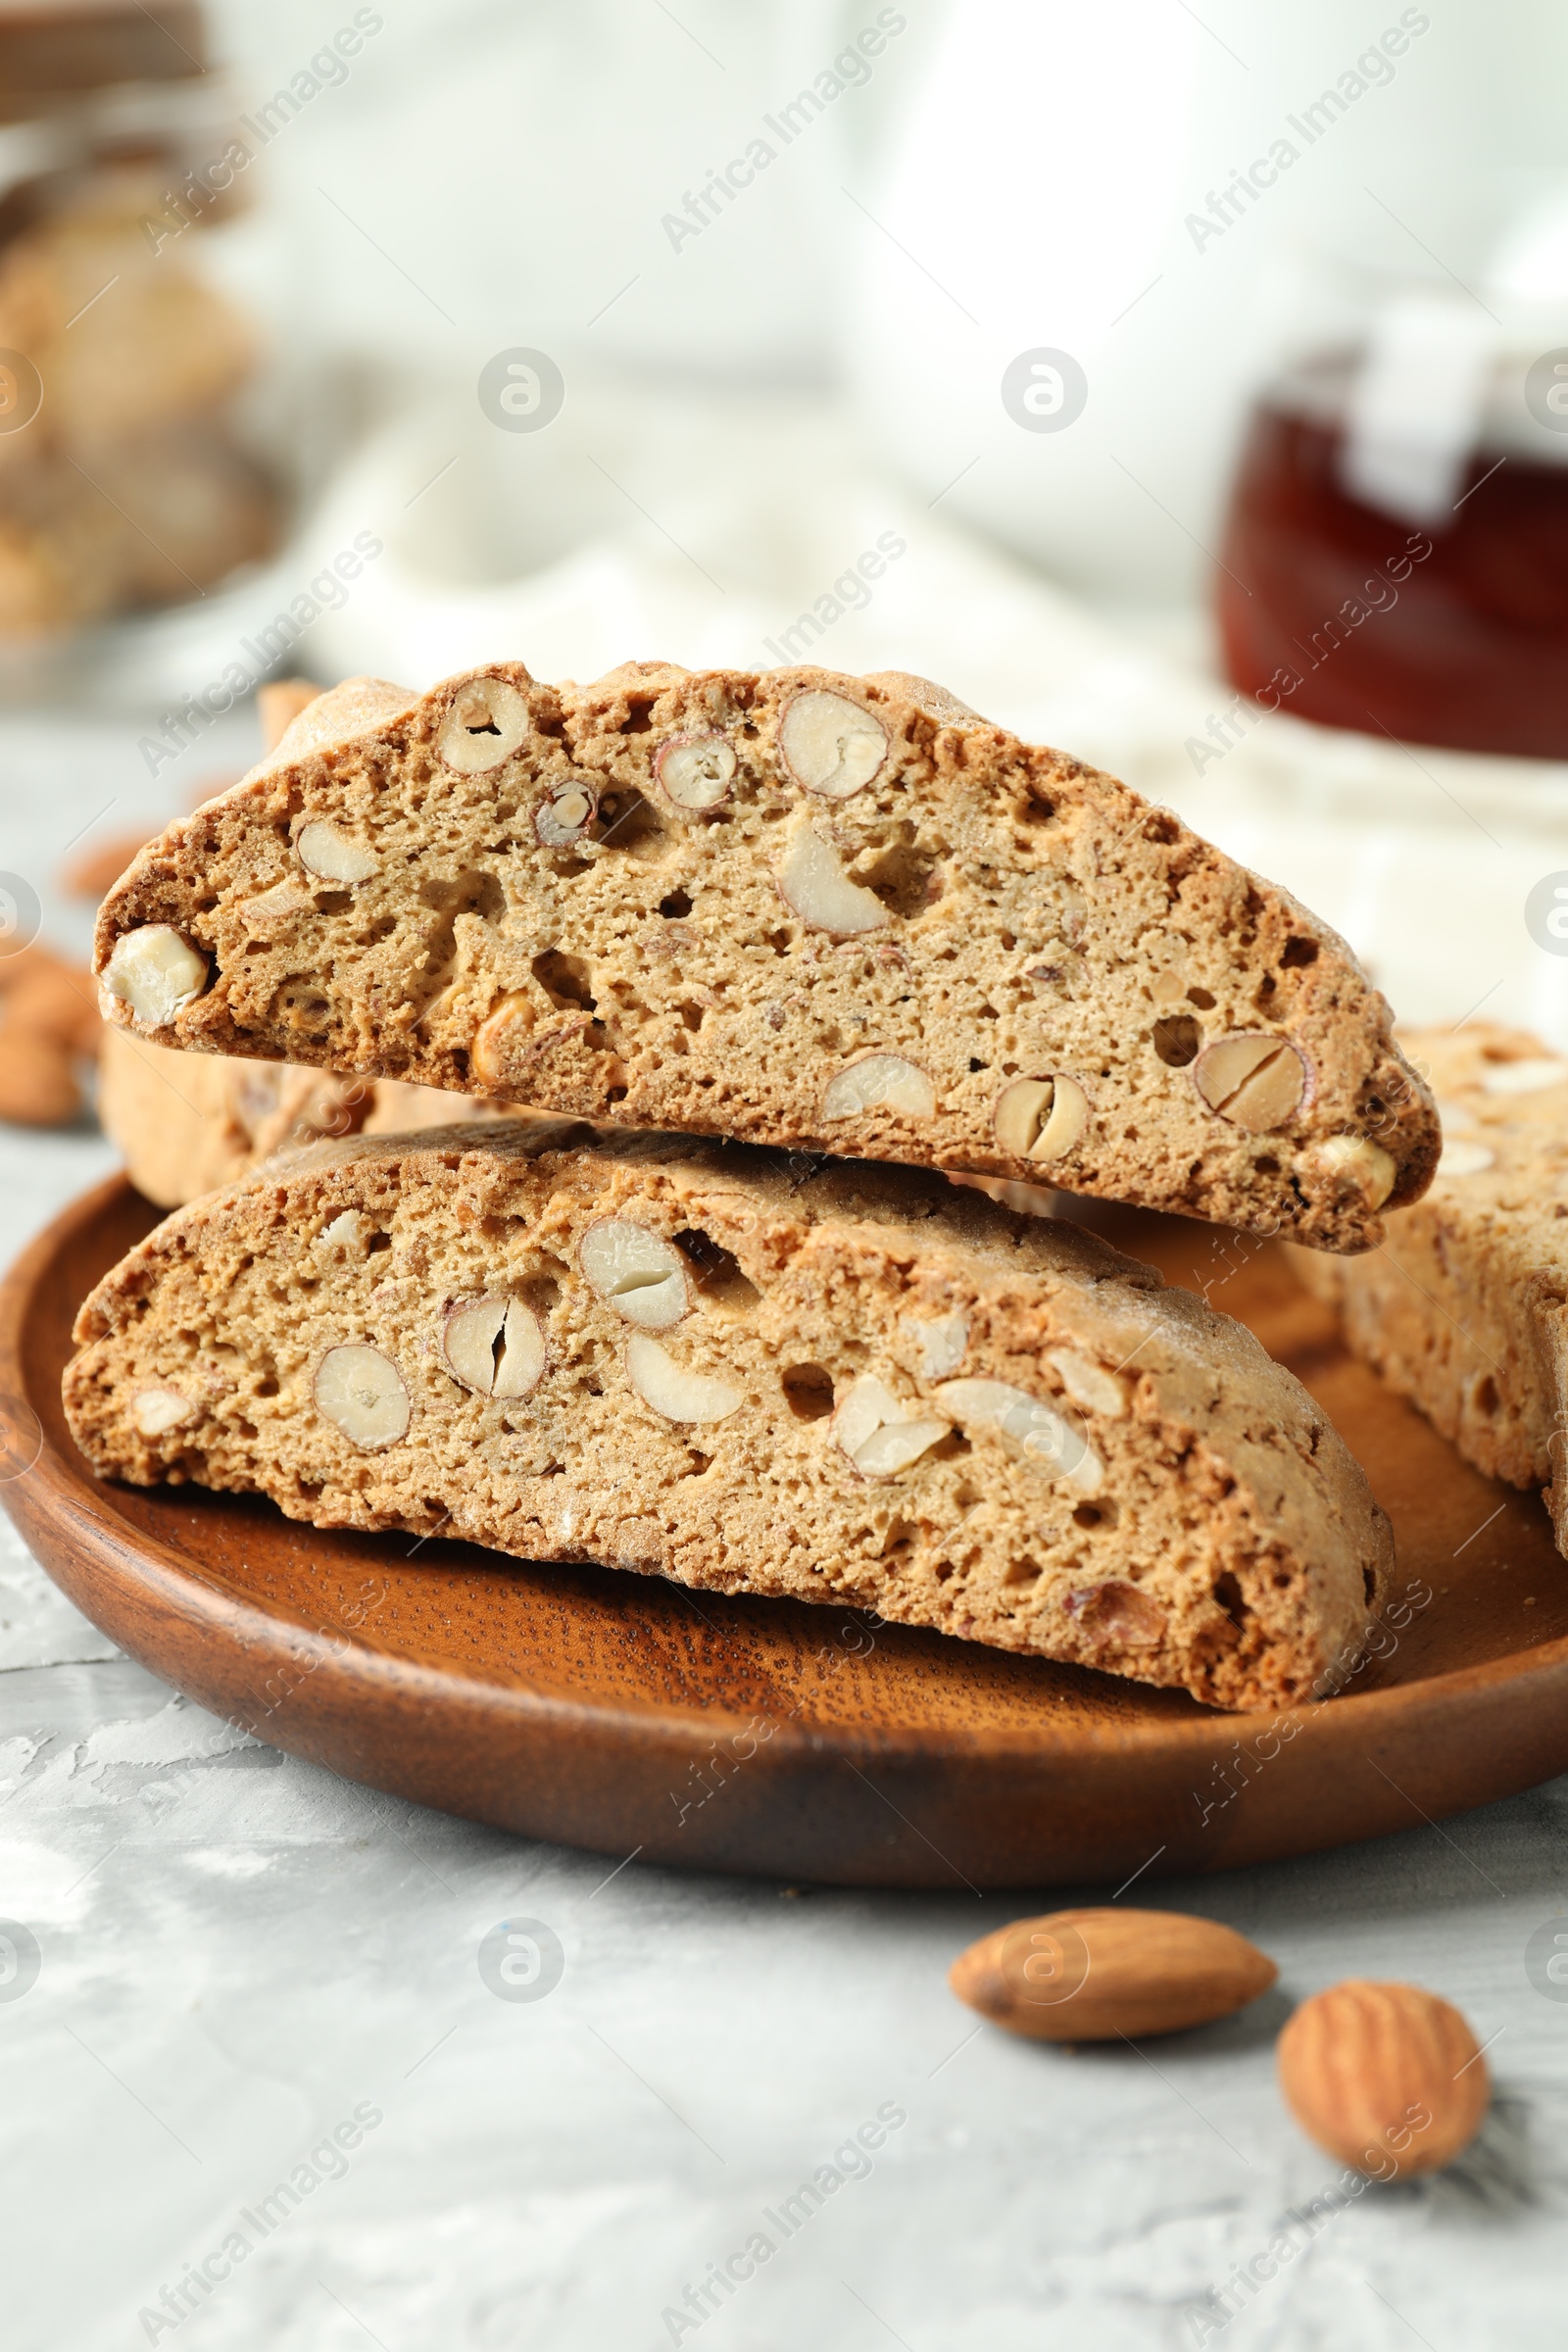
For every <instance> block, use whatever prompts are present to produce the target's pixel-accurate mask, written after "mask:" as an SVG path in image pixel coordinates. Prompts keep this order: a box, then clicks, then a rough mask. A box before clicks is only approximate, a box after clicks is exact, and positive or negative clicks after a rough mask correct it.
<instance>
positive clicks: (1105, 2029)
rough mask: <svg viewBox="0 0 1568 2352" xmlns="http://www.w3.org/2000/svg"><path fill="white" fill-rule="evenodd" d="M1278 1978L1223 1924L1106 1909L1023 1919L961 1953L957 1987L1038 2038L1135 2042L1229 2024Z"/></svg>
mask: <svg viewBox="0 0 1568 2352" xmlns="http://www.w3.org/2000/svg"><path fill="white" fill-rule="evenodd" d="M1278 1975H1279V1970H1278V1969H1277V1968H1276V1967H1275V1965H1274V1963H1273V1961H1272V1960H1270V1959H1269V1958H1268V1957H1267V1956H1266V1954H1264V1953H1262V1952H1260V1951H1259V1950H1258V1949H1257V1947H1256V1945H1255V1944H1250V1943H1249V1942H1248V1940H1247V1938H1246V1936H1238V1935H1237V1934H1236V1932H1235V1930H1234V1929H1233V1928H1227V1927H1222V1926H1220V1925H1219V1923H1218V1922H1217V1921H1215V1920H1211V1919H1191V1918H1189V1917H1188V1916H1187V1915H1186V1914H1185V1913H1183V1912H1180V1911H1120V1910H1111V1909H1108V1908H1106V1909H1098V1910H1095V1909H1090V1910H1082V1911H1053V1912H1051V1913H1050V1914H1048V1916H1047V1917H1045V1918H1043V1919H1020V1920H1015V1921H1014V1922H1013V1924H1012V1926H1011V1927H1008V1928H999V1929H998V1930H997V1932H996V1934H995V1935H993V1936H984V1937H982V1939H981V1940H980V1942H978V1943H972V1944H971V1945H970V1946H969V1948H968V1950H967V1951H966V1952H960V1953H959V1955H958V1957H957V1959H956V1961H955V1962H954V1964H953V1968H952V1970H951V1972H950V1974H949V1978H948V1982H949V1984H950V1985H952V1987H953V1989H954V1991H955V1992H956V1994H957V1996H958V1998H959V2000H960V2001H966V2002H967V2003H968V2005H969V2007H970V2008H971V2009H977V2010H978V2011H979V2013H980V2015H981V2016H982V2017H985V2018H989V2019H990V2021H991V2023H992V2024H993V2025H997V2026H1005V2028H1006V2030H1007V2032H1008V2033H1009V2034H1024V2035H1026V2036H1027V2037H1028V2038H1029V2039H1030V2040H1031V2041H1113V2040H1115V2039H1116V2038H1117V2037H1118V2036H1121V2035H1125V2036H1126V2038H1127V2039H1128V2040H1130V2041H1131V2040H1136V2039H1138V2038H1139V2037H1140V2036H1141V2035H1143V2034H1179V2033H1180V2032H1181V2031H1182V2030H1183V2028H1184V2027H1188V2026H1203V2025H1208V2024H1209V2023H1210V2022H1211V2021H1212V2020H1213V2019H1215V2018H1217V2017H1229V2016H1230V2015H1231V2013H1232V2011H1233V2010H1236V2009H1242V2008H1245V2007H1246V2005H1247V2003H1248V2002H1249V2001H1255V2000H1256V1998H1257V1996H1258V1994H1259V1993H1260V1992H1267V1990H1268V1988H1269V1986H1270V1985H1272V1984H1273V1983H1274V1980H1275V1978H1276V1977H1277V1976H1278Z"/></svg>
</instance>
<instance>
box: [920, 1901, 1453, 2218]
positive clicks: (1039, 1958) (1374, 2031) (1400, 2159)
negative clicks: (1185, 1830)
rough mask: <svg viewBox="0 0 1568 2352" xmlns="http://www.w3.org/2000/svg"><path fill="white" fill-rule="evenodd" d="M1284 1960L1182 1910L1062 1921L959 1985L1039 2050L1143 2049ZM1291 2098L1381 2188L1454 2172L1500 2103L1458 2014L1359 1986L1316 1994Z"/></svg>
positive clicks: (1239, 2004)
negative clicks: (1080, 2046) (1051, 2045)
mask: <svg viewBox="0 0 1568 2352" xmlns="http://www.w3.org/2000/svg"><path fill="white" fill-rule="evenodd" d="M1278 1975H1279V1971H1278V1969H1277V1968H1276V1967H1275V1965H1274V1962H1273V1961H1272V1960H1270V1959H1269V1957H1268V1955H1267V1954H1266V1953H1265V1952H1260V1951H1259V1950H1258V1949H1257V1947H1256V1945H1255V1944H1251V1943H1249V1942H1248V1940H1247V1938H1246V1936H1238V1935H1237V1934H1236V1932H1235V1930H1234V1929H1232V1928H1226V1927H1222V1926H1220V1925H1219V1924H1218V1922H1216V1921H1214V1920H1209V1919H1193V1918H1190V1917H1189V1916H1187V1914H1185V1913H1183V1912H1180V1911H1121V1910H1114V1909H1110V1908H1108V1907H1107V1908H1102V1909H1087V1910H1079V1911H1053V1912H1050V1913H1048V1914H1047V1915H1046V1916H1045V1917H1044V1918H1041V1919H1018V1920H1014V1921H1013V1922H1012V1924H1011V1926H1010V1927H1005V1928H998V1929H997V1930H996V1931H995V1933H994V1934H992V1935H990V1936H982V1938H981V1939H980V1941H979V1942H978V1943H971V1944H970V1945H969V1947H968V1949H967V1950H966V1951H963V1952H960V1953H959V1954H958V1957H957V1959H956V1960H955V1962H954V1963H953V1966H952V1968H951V1969H950V1971H949V1972H948V1983H949V1984H950V1985H952V1987H953V1990H954V1991H955V1992H956V1994H957V1996H958V1998H959V2000H960V2001H964V2002H966V2003H967V2004H968V2006H969V2007H970V2008H971V2009H974V2010H978V2012H979V2014H980V2015H981V2016H982V2017H983V2018H986V2019H987V2020H989V2022H990V2023H991V2024H992V2025H995V2026H1002V2027H1005V2030H1006V2031H1007V2032H1008V2033H1009V2034H1023V2035H1024V2036H1026V2038H1028V2039H1029V2040H1031V2041H1054V2042H1065V2043H1074V2042H1083V2041H1114V2040H1118V2039H1121V2040H1126V2041H1138V2040H1141V2039H1142V2038H1143V2037H1144V2036H1145V2035H1147V2034H1179V2033H1181V2032H1183V2031H1184V2030H1185V2029H1187V2028H1190V2027H1193V2026H1203V2025H1209V2024H1211V2023H1212V2022H1213V2021H1214V2020H1215V2019H1216V2018H1221V2017H1229V2016H1231V2015H1232V2014H1233V2013H1234V2012H1235V2011H1236V2010H1238V2009H1242V2008H1245V2007H1246V2005H1247V2003H1248V2002H1249V2001H1253V2000H1256V1998H1257V1996H1258V1995H1259V1993H1263V1992H1267V1990H1268V1989H1269V1987H1270V1985H1273V1984H1274V1982H1275V1980H1276V1979H1277V1977H1278ZM1278 2065H1279V2079H1280V2088H1281V2090H1282V2091H1283V2093H1284V2096H1285V2101H1286V2104H1287V2106H1288V2107H1289V2108H1290V2110H1291V2112H1292V2114H1293V2115H1294V2116H1295V2118H1296V2120H1297V2122H1298V2123H1299V2125H1300V2127H1301V2129H1302V2131H1305V2132H1306V2133H1307V2135H1308V2137H1309V2138H1312V2139H1315V2140H1316V2141H1317V2143H1318V2145H1319V2147H1321V2148H1325V2149H1326V2150H1327V2151H1328V2153H1329V2154H1330V2155H1331V2156H1334V2157H1337V2158H1338V2159H1339V2160H1340V2162H1341V2163H1342V2164H1345V2165H1348V2166H1349V2167H1350V2168H1351V2169H1352V2170H1353V2171H1355V2172H1359V2173H1365V2174H1367V2175H1369V2176H1370V2177H1371V2178H1373V2179H1374V2180H1410V2179H1413V2178H1414V2176H1415V2175H1416V2174H1418V2173H1435V2172H1440V2171H1441V2170H1442V2168H1443V2167H1444V2166H1445V2165H1446V2164H1451V2163H1452V2162H1453V2159H1454V2158H1455V2157H1456V2156H1457V2155H1459V2154H1460V2152H1461V2151H1462V2150H1463V2149H1464V2148H1466V2147H1468V2146H1469V2144H1470V2142H1471V2140H1472V2139H1473V2138H1474V2137H1475V2135H1476V2133H1477V2131H1480V2129H1481V2125H1482V2122H1483V2120H1484V2119H1485V2116H1486V2113H1487V2109H1488V2107H1489V2106H1490V2104H1491V2101H1492V2082H1491V2078H1490V2076H1489V2075H1488V2072H1487V2062H1486V2060H1485V2058H1484V2057H1483V2056H1482V2054H1481V2050H1480V2048H1479V2046H1478V2045H1477V2042H1476V2037H1475V2035H1474V2034H1472V2033H1471V2031H1470V2028H1469V2026H1468V2025H1467V2024H1466V2023H1465V2021H1464V2019H1463V2018H1462V2017H1461V2016H1460V2014H1459V2012H1458V2010H1457V2009H1455V2008H1454V2007H1453V2006H1452V2004H1451V2003H1450V2002H1448V2001H1445V2000H1443V1999H1441V1998H1440V1997H1439V1995H1438V1994H1437V1993H1435V1992H1425V1991H1423V1990H1422V1989H1421V1987H1420V1986H1419V1985H1382V1984H1370V1983H1366V1982H1363V1981H1361V1980H1359V1979H1353V1978H1352V1979H1348V1980H1347V1982H1346V1983H1344V1984H1343V1985H1330V1986H1329V1988H1328V1989H1327V1991H1325V1992H1318V1993H1314V1994H1313V1995H1312V1997H1311V1998H1310V2000H1306V2001H1303V2002H1302V2003H1301V2005H1300V2007H1299V2009H1298V2010H1297V2011H1296V2012H1295V2014H1294V2015H1293V2016H1292V2017H1291V2019H1290V2021H1289V2023H1288V2024H1287V2026H1286V2027H1285V2030H1284V2032H1283V2033H1282V2034H1281V2035H1280V2037H1279V2046H1278Z"/></svg>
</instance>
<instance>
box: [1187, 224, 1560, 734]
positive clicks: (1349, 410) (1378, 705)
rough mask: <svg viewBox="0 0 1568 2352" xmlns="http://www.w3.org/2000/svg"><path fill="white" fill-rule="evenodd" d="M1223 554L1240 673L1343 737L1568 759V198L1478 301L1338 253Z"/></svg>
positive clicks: (1258, 412) (1259, 442)
mask: <svg viewBox="0 0 1568 2352" xmlns="http://www.w3.org/2000/svg"><path fill="white" fill-rule="evenodd" d="M1274 303H1275V307H1276V309H1277V310H1279V311H1280V312H1281V313H1282V314H1284V315H1285V317H1286V318H1287V319H1288V323H1287V324H1286V325H1285V326H1284V327H1283V329H1282V331H1281V332H1280V334H1279V336H1278V338H1277V340H1276V350H1277V353H1278V365H1277V368H1276V371H1275V372H1274V374H1273V376H1272V377H1271V379H1270V380H1269V381H1268V382H1267V383H1266V384H1265V386H1264V388H1263V389H1262V391H1261V392H1260V394H1259V396H1258V398H1257V400H1256V402H1255V404H1254V407H1253V410H1252V415H1251V419H1250V426H1249V429H1248V431H1247V434H1246V437H1245V439H1244V443H1243V448H1242V454H1241V459H1240V463H1239V466H1238V468H1237V473H1236V477H1235V483H1234V488H1233V492H1232V497H1231V503H1230V513H1229V517H1228V521H1227V525H1226V530H1225V535H1224V542H1223V547H1222V550H1221V561H1222V569H1221V571H1220V573H1219V577H1218V587H1217V596H1218V612H1219V624H1220V631H1221V635H1222V639H1223V644H1224V652H1225V662H1226V667H1227V670H1228V673H1229V675H1230V678H1231V680H1232V682H1233V683H1234V684H1235V685H1237V686H1239V687H1241V688H1242V689H1243V690H1244V691H1245V692H1247V693H1249V694H1250V695H1253V696H1255V697H1256V698H1258V699H1259V700H1260V701H1262V702H1263V703H1264V704H1265V705H1266V706H1267V707H1268V708H1270V709H1280V710H1285V711H1291V712H1292V713H1294V715H1295V716H1297V717H1299V718H1308V719H1315V720H1317V721H1319V722H1320V723H1322V724H1324V725H1327V726H1338V727H1354V728H1358V729H1360V730H1362V731H1364V732H1368V733H1376V732H1378V731H1380V730H1381V731H1383V732H1386V733H1388V734H1390V735H1393V736H1397V737H1399V738H1401V739H1404V740H1407V741H1410V742H1414V743H1429V744H1438V745H1445V746H1447V747H1450V748H1452V749H1455V750H1460V751H1470V752H1493V753H1512V754H1518V755H1524V756H1529V757H1535V758H1541V759H1549V760H1562V759H1568V198H1565V197H1564V196H1562V195H1561V194H1559V195H1556V196H1554V197H1553V198H1552V199H1551V200H1550V201H1549V202H1546V203H1544V204H1543V203H1540V202H1538V203H1537V204H1536V205H1535V206H1534V207H1533V208H1532V209H1531V210H1530V211H1529V212H1528V213H1527V214H1526V215H1524V216H1523V217H1522V218H1521V219H1519V220H1518V221H1516V223H1515V224H1514V226H1513V227H1512V228H1511V229H1510V230H1508V231H1507V232H1506V233H1505V234H1504V235H1503V236H1502V237H1501V238H1500V240H1499V241H1498V243H1497V245H1496V247H1495V252H1494V255H1493V259H1492V261H1491V263H1490V265H1489V266H1488V267H1487V269H1486V270H1485V271H1484V273H1482V274H1481V275H1479V276H1478V278H1477V279H1476V280H1475V281H1474V285H1473V290H1472V289H1471V288H1470V287H1467V286H1464V285H1460V284H1459V283H1458V282H1457V281H1455V280H1454V279H1452V278H1450V277H1449V276H1447V275H1442V276H1438V275H1433V276H1432V277H1429V278H1419V279H1418V278H1413V277H1397V276H1395V275H1393V274H1392V273H1390V272H1387V271H1381V270H1376V269H1373V268H1371V267H1368V266H1365V265H1361V264H1357V263H1355V262H1353V261H1349V260H1345V259H1339V260H1323V259H1319V260H1317V261H1315V262H1313V263H1311V264H1304V263H1303V264H1301V265H1300V266H1299V267H1298V268H1297V269H1295V270H1289V271H1286V272H1284V273H1282V280H1281V282H1280V283H1279V284H1278V285H1276V287H1275V289H1274Z"/></svg>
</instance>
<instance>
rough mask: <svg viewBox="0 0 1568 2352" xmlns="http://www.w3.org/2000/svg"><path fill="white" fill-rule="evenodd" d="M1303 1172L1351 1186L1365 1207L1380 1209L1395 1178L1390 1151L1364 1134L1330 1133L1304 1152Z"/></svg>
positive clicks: (1392, 1188) (1309, 1176) (1392, 1156)
mask: <svg viewBox="0 0 1568 2352" xmlns="http://www.w3.org/2000/svg"><path fill="white" fill-rule="evenodd" d="M1303 1173H1304V1174H1305V1175H1306V1176H1307V1178H1308V1179H1309V1180H1310V1179H1312V1178H1314V1177H1315V1178H1316V1179H1318V1181H1320V1182H1321V1181H1323V1180H1325V1179H1326V1180H1327V1181H1328V1182H1329V1183H1330V1184H1336V1185H1340V1184H1345V1185H1351V1186H1353V1187H1354V1189H1355V1191H1356V1192H1358V1193H1359V1194H1360V1196H1361V1198H1362V1200H1363V1201H1365V1202H1366V1204H1367V1206H1368V1208H1381V1207H1382V1206H1383V1203H1384V1201H1386V1200H1387V1199H1388V1197H1389V1195H1390V1194H1391V1193H1392V1192H1393V1190H1394V1188H1395V1185H1396V1184H1397V1181H1398V1175H1399V1170H1398V1165H1397V1161H1396V1160H1395V1157H1394V1154H1393V1153H1392V1152H1385V1151H1384V1149H1383V1146H1382V1145H1381V1144H1375V1143H1373V1142H1372V1140H1371V1138H1370V1137H1369V1136H1364V1135H1330V1136H1325V1138H1324V1139H1323V1141H1322V1143H1320V1144H1314V1145H1313V1147H1312V1149H1311V1151H1310V1152H1307V1153H1306V1154H1305V1165H1304V1168H1303Z"/></svg>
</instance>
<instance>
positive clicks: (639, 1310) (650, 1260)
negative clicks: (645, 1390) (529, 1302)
mask: <svg viewBox="0 0 1568 2352" xmlns="http://www.w3.org/2000/svg"><path fill="white" fill-rule="evenodd" d="M577 1262H578V1264H579V1265H580V1266H581V1267H582V1270H583V1272H584V1273H585V1274H586V1275H587V1277H588V1280H589V1281H590V1282H591V1283H592V1285H593V1287H594V1289H595V1290H596V1291H597V1292H598V1293H599V1296H600V1298H601V1299H608V1300H609V1302H610V1304H611V1305H612V1306H613V1308H614V1310H615V1312H616V1314H617V1315H624V1316H625V1318H626V1320H627V1322H628V1323H636V1324H639V1325H641V1327H642V1329H643V1330H644V1331H667V1330H668V1329H669V1327H670V1325H671V1324H672V1323H678V1322H679V1321H680V1319H681V1317H682V1315H684V1314H685V1313H686V1312H687V1310H688V1308H689V1307H690V1305H691V1299H690V1296H689V1294H688V1292H687V1288H686V1267H685V1263H684V1260H683V1259H682V1257H681V1254H680V1251H679V1250H676V1249H674V1248H673V1247H672V1246H671V1245H670V1244H669V1243H668V1242H665V1241H662V1240H661V1239H660V1237H659V1235H658V1234H657V1233H650V1232H649V1230H648V1228H647V1226H646V1225H634V1224H633V1223H632V1221H631V1219H630V1218H629V1217H601V1218H600V1220H599V1222H598V1223H597V1224H595V1225H590V1226H589V1228H588V1230H587V1232H586V1233H585V1234H584V1235H583V1237H582V1241H581V1243H580V1244H579V1246H578V1250H577Z"/></svg>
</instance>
